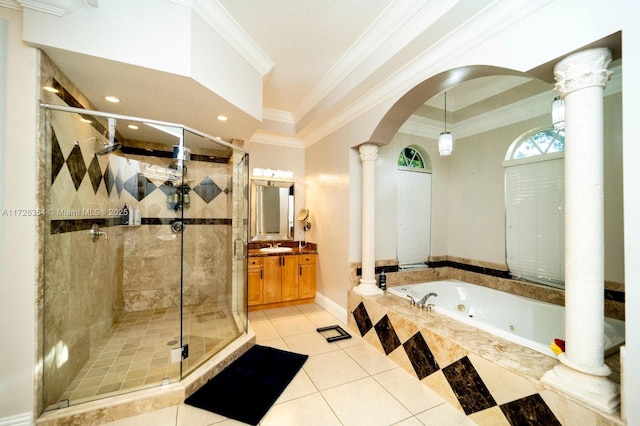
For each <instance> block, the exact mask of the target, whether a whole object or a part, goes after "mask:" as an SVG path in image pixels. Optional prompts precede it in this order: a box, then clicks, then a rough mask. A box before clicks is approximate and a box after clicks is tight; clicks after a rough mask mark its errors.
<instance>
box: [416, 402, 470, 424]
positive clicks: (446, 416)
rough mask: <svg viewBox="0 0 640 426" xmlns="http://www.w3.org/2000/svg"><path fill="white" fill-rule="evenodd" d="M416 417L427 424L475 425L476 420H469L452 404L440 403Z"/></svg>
mask: <svg viewBox="0 0 640 426" xmlns="http://www.w3.org/2000/svg"><path fill="white" fill-rule="evenodd" d="M416 417H417V418H418V420H420V421H421V422H422V423H424V424H425V425H429V426H476V422H474V421H472V420H470V419H469V418H468V417H467V416H465V415H464V413H463V412H461V411H458V410H457V409H455V408H454V407H453V406H452V405H449V404H442V405H438V406H437V407H435V408H432V409H430V410H428V411H425V412H423V413H420V414H417V415H416Z"/></svg>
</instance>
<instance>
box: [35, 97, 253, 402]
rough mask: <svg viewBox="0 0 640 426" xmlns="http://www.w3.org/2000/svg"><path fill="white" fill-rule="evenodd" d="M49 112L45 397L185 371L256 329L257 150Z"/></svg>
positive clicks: (120, 121)
mask: <svg viewBox="0 0 640 426" xmlns="http://www.w3.org/2000/svg"><path fill="white" fill-rule="evenodd" d="M53 101H55V102H59V103H62V101H61V100H56V99H53ZM43 115H44V116H45V120H44V123H43V126H44V127H43V128H44V131H43V132H42V134H43V138H44V139H43V146H44V148H45V152H43V160H44V163H45V173H44V178H43V182H42V185H43V193H44V197H43V198H44V209H42V212H41V213H42V214H41V217H40V224H41V229H42V230H43V247H44V249H43V261H42V265H43V285H42V293H43V298H42V310H41V321H40V322H39V324H41V332H42V333H41V336H42V337H41V340H40V342H39V348H38V353H39V354H40V358H41V369H40V370H39V371H41V372H42V376H41V378H42V384H41V387H40V389H41V390H42V393H41V395H42V399H41V401H40V402H39V406H41V407H42V410H51V409H57V408H63V407H66V406H68V405H74V404H79V403H82V402H87V401H92V400H96V399H100V398H104V397H107V396H113V395H118V394H122V393H125V392H132V391H136V390H140V389H144V388H149V387H156V386H162V385H166V384H169V383H173V382H177V381H179V380H181V379H182V378H183V377H185V375H187V374H189V373H191V372H192V371H193V370H194V369H195V368H197V367H198V366H199V365H201V364H202V363H203V362H205V361H206V360H207V359H209V358H210V357H211V356H213V355H214V354H216V353H217V352H218V351H220V350H221V349H223V348H224V347H225V346H227V345H228V344H229V343H230V342H231V341H233V340H234V339H235V338H237V337H238V336H240V335H241V334H243V333H245V332H246V321H247V320H246V317H247V308H246V301H245V295H244V289H245V276H246V259H245V258H244V254H245V253H246V234H247V226H246V218H247V201H246V181H247V179H248V169H247V167H246V162H247V158H246V157H247V155H246V154H245V153H244V152H242V150H239V149H236V148H235V147H234V146H232V145H230V144H227V143H224V142H219V141H215V140H214V139H213V138H211V137H208V136H206V135H204V134H200V133H198V132H196V131H193V130H187V129H185V128H184V127H183V126H179V125H173V124H170V123H162V122H157V121H152V120H145V119H136V118H131V117H124V116H111V115H109V114H105V113H100V112H96V111H87V110H80V109H77V108H69V107H67V106H65V105H59V106H55V105H47V106H46V108H44V114H43ZM125 205H126V209H125ZM39 411H40V410H39Z"/></svg>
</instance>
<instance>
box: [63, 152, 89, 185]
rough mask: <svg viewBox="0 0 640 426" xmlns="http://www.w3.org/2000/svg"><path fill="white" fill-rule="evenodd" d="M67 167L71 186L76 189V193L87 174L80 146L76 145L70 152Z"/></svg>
mask: <svg viewBox="0 0 640 426" xmlns="http://www.w3.org/2000/svg"><path fill="white" fill-rule="evenodd" d="M67 167H68V168H69V173H71V179H72V180H73V185H74V186H75V187H76V191H77V190H78V188H80V184H81V183H82V179H84V175H85V174H86V173H87V166H86V164H84V158H82V151H81V150H80V145H78V144H76V145H75V146H74V147H73V149H72V150H71V154H69V156H68V157H67Z"/></svg>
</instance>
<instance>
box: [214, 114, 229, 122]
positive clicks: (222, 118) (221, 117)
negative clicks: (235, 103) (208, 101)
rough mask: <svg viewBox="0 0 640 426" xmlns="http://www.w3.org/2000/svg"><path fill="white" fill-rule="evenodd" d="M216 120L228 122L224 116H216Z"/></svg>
mask: <svg viewBox="0 0 640 426" xmlns="http://www.w3.org/2000/svg"><path fill="white" fill-rule="evenodd" d="M216 118H217V119H218V120H220V121H227V120H228V118H227V116H226V115H218V116H216Z"/></svg>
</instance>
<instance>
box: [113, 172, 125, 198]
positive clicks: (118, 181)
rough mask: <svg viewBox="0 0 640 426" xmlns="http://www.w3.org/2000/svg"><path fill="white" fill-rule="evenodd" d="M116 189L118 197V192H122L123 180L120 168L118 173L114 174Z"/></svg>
mask: <svg viewBox="0 0 640 426" xmlns="http://www.w3.org/2000/svg"><path fill="white" fill-rule="evenodd" d="M115 185H116V191H118V198H120V194H122V188H123V185H124V184H123V182H122V170H118V174H117V175H116V182H115Z"/></svg>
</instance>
